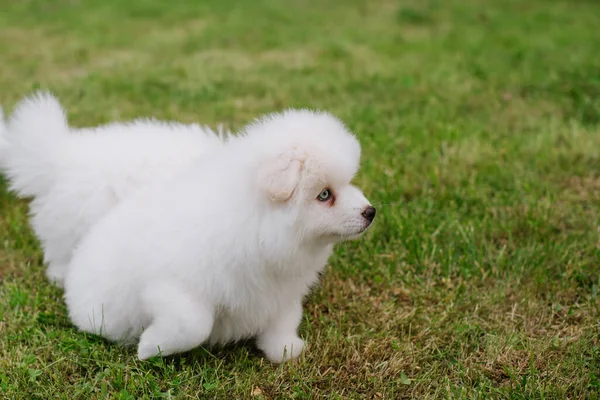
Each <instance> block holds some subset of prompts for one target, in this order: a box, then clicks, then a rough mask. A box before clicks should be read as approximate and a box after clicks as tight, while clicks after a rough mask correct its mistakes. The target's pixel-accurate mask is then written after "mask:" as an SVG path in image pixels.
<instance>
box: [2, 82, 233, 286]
mask: <svg viewBox="0 0 600 400" xmlns="http://www.w3.org/2000/svg"><path fill="white" fill-rule="evenodd" d="M0 115H1V114H0ZM0 128H3V132H2V131H0V169H1V170H3V171H4V172H5V173H6V175H7V177H8V178H9V180H10V182H11V188H12V189H13V190H15V191H16V192H17V194H18V195H20V196H21V197H33V201H32V202H31V205H30V210H31V223H32V226H33V229H34V231H35V233H36V235H37V237H38V238H39V239H40V242H41V244H42V246H43V248H44V254H45V255H44V258H45V261H46V262H47V263H48V264H49V266H48V270H47V275H48V277H49V278H50V279H51V280H52V281H55V282H56V283H57V284H58V285H59V286H62V285H63V283H64V279H65V277H66V273H67V271H66V268H67V266H68V264H69V262H70V261H71V255H72V251H73V249H74V248H75V247H76V246H77V244H78V243H79V241H80V240H81V238H82V237H83V236H84V235H85V234H87V233H88V231H89V229H90V227H91V226H93V225H94V224H95V223H96V222H98V221H99V220H100V219H101V218H102V217H103V216H104V215H106V213H107V212H108V211H109V210H111V209H112V208H113V207H114V206H115V205H116V204H118V203H119V202H120V201H121V200H122V199H124V198H126V197H127V196H129V194H130V193H133V192H134V191H135V190H137V189H138V188H140V187H143V186H144V185H147V184H149V183H150V182H154V181H159V180H162V179H167V178H169V177H171V176H173V175H175V174H176V173H177V172H179V171H180V170H181V169H182V168H184V167H186V166H189V165H190V164H191V163H192V162H193V161H194V160H196V159H198V158H200V157H201V156H202V155H204V154H206V153H208V152H211V151H213V150H214V149H215V148H218V147H220V146H222V144H223V142H224V141H225V139H226V137H227V135H228V134H227V133H223V132H220V133H219V134H216V133H214V132H213V131H211V130H210V129H209V128H207V127H205V126H200V125H194V124H192V125H183V124H174V123H165V122H160V121H154V120H136V121H132V122H130V123H112V124H108V125H104V126H99V127H96V128H85V129H73V128H70V127H69V126H68V124H67V119H66V116H65V112H64V111H63V109H62V108H61V106H60V104H59V102H58V101H57V100H56V99H55V98H54V97H52V96H51V95H50V94H48V93H44V92H39V93H37V94H35V95H33V96H31V97H29V98H26V99H25V100H23V101H22V102H21V103H19V105H18V106H17V108H16V110H15V112H14V114H13V115H12V116H11V118H10V120H9V121H8V123H7V125H6V126H4V125H3V124H0Z"/></svg>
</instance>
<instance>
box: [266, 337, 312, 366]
mask: <svg viewBox="0 0 600 400" xmlns="http://www.w3.org/2000/svg"><path fill="white" fill-rule="evenodd" d="M261 350H262V351H263V352H264V353H265V356H266V357H267V359H268V360H269V361H270V362H272V363H275V364H281V363H283V362H286V361H291V360H294V359H296V358H298V356H299V355H300V354H302V351H303V350H304V341H303V340H302V339H300V338H299V337H297V336H287V337H282V338H275V339H274V340H271V341H270V342H269V343H262V346H261Z"/></svg>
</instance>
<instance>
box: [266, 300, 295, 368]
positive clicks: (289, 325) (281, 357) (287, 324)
mask: <svg viewBox="0 0 600 400" xmlns="http://www.w3.org/2000/svg"><path fill="white" fill-rule="evenodd" d="M301 321H302V301H301V299H298V300H295V301H291V302H290V304H288V305H287V307H282V309H281V310H280V311H279V313H278V314H277V315H275V316H273V318H271V322H270V324H269V325H268V326H267V327H266V329H265V330H264V331H263V332H262V333H261V334H260V335H258V337H257V345H258V348H259V349H261V350H262V351H263V352H264V353H265V355H266V356H267V359H268V360H269V361H271V362H273V363H276V364H279V363H282V362H285V361H289V360H293V359H295V358H297V357H298V356H299V355H300V354H301V353H302V350H303V349H304V341H303V340H302V339H300V338H299V337H298V326H299V325H300V322H301Z"/></svg>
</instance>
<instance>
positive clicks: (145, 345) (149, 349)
mask: <svg viewBox="0 0 600 400" xmlns="http://www.w3.org/2000/svg"><path fill="white" fill-rule="evenodd" d="M153 328H154V329H153ZM160 343H161V340H160V335H159V332H157V329H156V328H155V327H153V326H151V327H150V328H148V329H146V330H145V331H144V332H143V333H142V336H141V337H140V342H139V343H138V358H139V359H140V360H147V359H149V358H152V357H156V356H161V355H168V354H164V351H165V350H166V349H164V348H162V347H163V346H161V345H160Z"/></svg>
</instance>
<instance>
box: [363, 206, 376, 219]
mask: <svg viewBox="0 0 600 400" xmlns="http://www.w3.org/2000/svg"><path fill="white" fill-rule="evenodd" d="M376 213H377V210H375V207H373V206H369V207H367V208H365V209H364V210H363V212H362V216H363V217H365V219H366V220H368V221H369V222H371V221H373V219H375V214H376Z"/></svg>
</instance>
